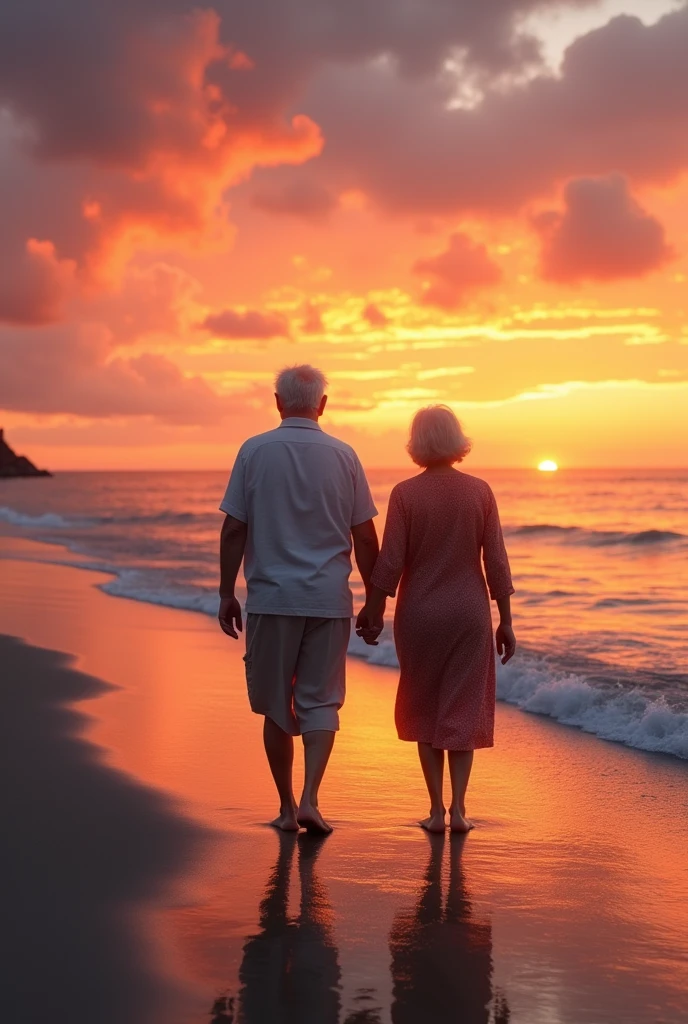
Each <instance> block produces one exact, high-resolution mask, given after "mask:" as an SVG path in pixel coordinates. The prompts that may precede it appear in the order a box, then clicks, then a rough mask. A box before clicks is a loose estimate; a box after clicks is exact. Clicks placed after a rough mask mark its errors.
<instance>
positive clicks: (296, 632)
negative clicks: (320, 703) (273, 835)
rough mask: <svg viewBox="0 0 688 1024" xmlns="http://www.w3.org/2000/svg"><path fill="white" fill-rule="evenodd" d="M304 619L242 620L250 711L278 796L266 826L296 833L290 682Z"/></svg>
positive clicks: (294, 724) (260, 617) (270, 617)
mask: <svg viewBox="0 0 688 1024" xmlns="http://www.w3.org/2000/svg"><path fill="white" fill-rule="evenodd" d="M305 623H306V619H305V618H297V617H293V616H287V615H257V614H254V613H249V615H248V617H247V623H246V658H245V661H246V682H247V684H248V696H249V701H250V703H251V710H252V711H254V712H255V713H256V714H258V715H263V716H264V719H265V721H264V725H263V742H264V744H265V753H266V754H267V759H268V764H269V765H270V771H271V772H272V777H273V779H274V780H275V786H276V787H277V792H278V794H279V799H280V813H279V814H278V816H277V817H276V818H275V819H274V821H272V822H271V823H270V824H271V825H274V826H275V827H276V828H281V829H284V830H285V831H287V832H294V831H298V825H297V822H296V802H295V800H294V793H293V790H292V765H293V762H294V740H293V736H294V735H298V732H299V726H298V722H297V721H296V718H295V716H294V712H293V708H292V701H293V688H292V680H293V678H294V671H295V668H296V661H297V658H298V656H299V649H300V646H301V638H302V635H303V630H304V626H305Z"/></svg>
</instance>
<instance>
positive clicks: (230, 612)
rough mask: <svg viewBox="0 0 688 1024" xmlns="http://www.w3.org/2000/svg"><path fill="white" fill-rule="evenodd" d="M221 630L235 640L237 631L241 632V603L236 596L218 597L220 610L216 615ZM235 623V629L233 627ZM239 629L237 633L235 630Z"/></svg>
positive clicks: (237, 637)
mask: <svg viewBox="0 0 688 1024" xmlns="http://www.w3.org/2000/svg"><path fill="white" fill-rule="evenodd" d="M217 617H218V619H219V622H220V627H221V628H222V632H223V633H226V634H227V636H231V637H233V638H234V639H235V640H238V639H239V633H241V605H240V604H239V602H238V601H237V599H236V597H222V598H220V611H219V612H218V615H217ZM235 625H236V629H235V628H234V627H235ZM237 629H238V630H239V633H237V631H236V630H237Z"/></svg>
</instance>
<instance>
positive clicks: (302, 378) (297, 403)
mask: <svg viewBox="0 0 688 1024" xmlns="http://www.w3.org/2000/svg"><path fill="white" fill-rule="evenodd" d="M326 387H327V377H326V376H325V374H324V373H323V372H322V370H318V369H317V368H316V367H315V366H309V365H308V363H304V364H303V365H301V366H285V367H284V369H283V370H280V372H279V373H278V374H277V376H276V377H275V392H276V393H277V394H278V395H279V397H280V400H281V402H282V406H283V408H284V411H285V412H292V413H297V412H311V411H312V410H313V409H317V408H318V406H319V405H320V403H321V401H322V397H323V395H324V394H325V388H326Z"/></svg>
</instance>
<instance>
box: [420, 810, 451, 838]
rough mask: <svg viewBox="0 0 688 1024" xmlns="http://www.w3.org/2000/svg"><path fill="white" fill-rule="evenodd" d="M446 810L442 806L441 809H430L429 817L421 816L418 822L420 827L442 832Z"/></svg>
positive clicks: (444, 826) (427, 830)
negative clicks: (421, 818)
mask: <svg viewBox="0 0 688 1024" xmlns="http://www.w3.org/2000/svg"><path fill="white" fill-rule="evenodd" d="M445 814H446V811H445V810H444V808H442V810H441V811H431V813H430V817H428V818H423V820H422V821H419V822H418V824H419V825H420V827H421V828H424V829H425V830H426V832H435V833H437V832H444V830H445V828H446V827H447V826H446V823H445V820H444V819H445Z"/></svg>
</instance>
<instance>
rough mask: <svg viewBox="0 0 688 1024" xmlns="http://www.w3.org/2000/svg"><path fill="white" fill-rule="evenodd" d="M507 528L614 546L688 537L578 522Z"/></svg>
mask: <svg viewBox="0 0 688 1024" xmlns="http://www.w3.org/2000/svg"><path fill="white" fill-rule="evenodd" d="M504 532H505V533H506V534H508V535H509V536H511V537H533V536H535V537H544V538H547V537H550V538H552V539H558V540H562V541H568V542H569V543H573V544H589V545H591V546H593V547H612V546H616V545H620V544H630V545H632V546H634V547H643V546H645V545H652V544H666V543H671V542H674V541H680V540H686V539H688V538H687V537H686V535H685V534H684V533H678V532H677V531H675V530H637V531H634V532H628V533H624V532H623V531H621V530H583V529H582V528H581V527H579V526H556V525H554V524H552V523H528V524H526V525H524V526H512V527H507V528H506V529H505V531H504Z"/></svg>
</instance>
